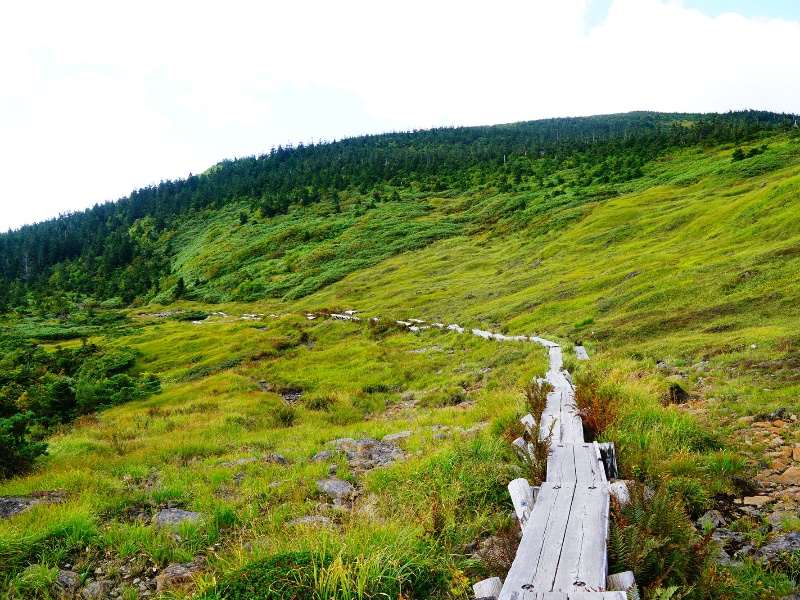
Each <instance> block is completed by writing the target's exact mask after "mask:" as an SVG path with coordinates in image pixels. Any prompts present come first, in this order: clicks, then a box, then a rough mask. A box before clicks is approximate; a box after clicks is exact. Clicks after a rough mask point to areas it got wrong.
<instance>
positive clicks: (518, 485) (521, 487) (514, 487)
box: [508, 477, 536, 530]
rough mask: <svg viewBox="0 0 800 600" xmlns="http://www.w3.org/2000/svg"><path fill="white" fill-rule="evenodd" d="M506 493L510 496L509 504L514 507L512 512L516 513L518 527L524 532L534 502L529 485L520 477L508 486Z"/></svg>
mask: <svg viewBox="0 0 800 600" xmlns="http://www.w3.org/2000/svg"><path fill="white" fill-rule="evenodd" d="M508 493H509V494H510V495H511V503H512V504H513V505H514V512H516V513H517V520H518V521H519V525H520V527H521V528H522V529H523V530H524V529H525V525H526V524H527V522H528V519H529V518H530V515H531V511H532V510H533V506H534V503H535V501H536V499H535V498H534V497H533V489H532V488H531V484H530V483H528V480H527V479H525V478H523V477H520V478H519V479H515V480H513V481H512V482H511V483H509V484H508Z"/></svg>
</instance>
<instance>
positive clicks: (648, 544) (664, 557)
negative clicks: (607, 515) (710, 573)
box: [608, 484, 713, 590]
mask: <svg viewBox="0 0 800 600" xmlns="http://www.w3.org/2000/svg"><path fill="white" fill-rule="evenodd" d="M629 485H630V486H631V489H630V492H631V501H630V503H629V504H627V505H626V506H624V507H622V506H620V505H619V504H617V503H614V505H613V507H612V511H611V524H610V525H611V527H610V534H609V541H608V558H609V572H611V573H618V572H621V571H633V574H634V577H635V578H636V583H637V585H639V586H641V587H644V588H646V589H651V590H652V589H655V588H658V587H662V586H670V585H678V586H690V585H693V584H695V583H697V582H698V581H699V580H700V578H701V576H702V575H703V572H704V570H705V569H706V567H707V566H708V565H709V561H710V560H711V558H712V553H713V548H712V546H711V535H710V534H709V535H707V536H706V537H700V535H699V534H698V533H697V531H696V530H695V529H694V527H692V523H691V521H690V520H689V516H688V515H687V514H686V511H685V509H684V506H683V502H682V501H681V499H680V498H678V497H673V495H672V492H671V491H670V490H669V489H668V487H667V486H663V485H662V486H660V487H659V488H658V489H657V490H656V491H655V492H652V491H650V490H648V489H647V488H646V487H644V486H643V485H638V484H629Z"/></svg>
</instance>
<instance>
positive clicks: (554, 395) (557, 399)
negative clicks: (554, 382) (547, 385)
mask: <svg viewBox="0 0 800 600" xmlns="http://www.w3.org/2000/svg"><path fill="white" fill-rule="evenodd" d="M562 393H563V392H547V403H546V404H545V409H544V412H547V413H560V412H561V398H562Z"/></svg>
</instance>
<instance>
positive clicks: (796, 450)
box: [792, 446, 800, 462]
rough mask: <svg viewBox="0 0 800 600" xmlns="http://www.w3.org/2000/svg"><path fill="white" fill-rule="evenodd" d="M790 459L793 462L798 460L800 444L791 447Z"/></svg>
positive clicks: (799, 460) (799, 459) (799, 458)
mask: <svg viewBox="0 0 800 600" xmlns="http://www.w3.org/2000/svg"><path fill="white" fill-rule="evenodd" d="M792 460H793V461H795V462H800V446H795V447H794V448H793V449H792Z"/></svg>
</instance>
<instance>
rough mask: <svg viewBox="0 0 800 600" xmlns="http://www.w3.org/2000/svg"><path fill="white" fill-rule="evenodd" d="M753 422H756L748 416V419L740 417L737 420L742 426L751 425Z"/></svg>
mask: <svg viewBox="0 0 800 600" xmlns="http://www.w3.org/2000/svg"><path fill="white" fill-rule="evenodd" d="M755 420H756V418H755V417H752V416H750V417H740V418H739V423H741V424H742V425H749V424H750V423H752V422H753V421H755Z"/></svg>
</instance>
